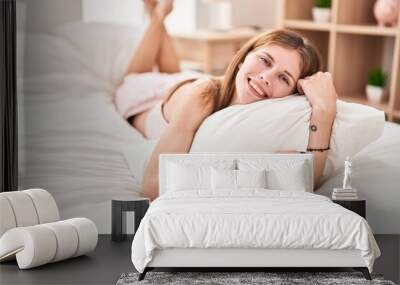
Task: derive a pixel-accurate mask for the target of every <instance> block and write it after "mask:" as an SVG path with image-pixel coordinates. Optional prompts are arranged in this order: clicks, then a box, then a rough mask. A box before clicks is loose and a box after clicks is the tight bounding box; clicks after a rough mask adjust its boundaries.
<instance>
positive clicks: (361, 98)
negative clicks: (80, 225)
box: [339, 94, 389, 113]
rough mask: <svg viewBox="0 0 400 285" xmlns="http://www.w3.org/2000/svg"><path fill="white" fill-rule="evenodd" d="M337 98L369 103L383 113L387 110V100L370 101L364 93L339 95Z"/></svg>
mask: <svg viewBox="0 0 400 285" xmlns="http://www.w3.org/2000/svg"><path fill="white" fill-rule="evenodd" d="M339 99H341V100H343V101H346V102H351V103H358V104H364V105H369V106H371V107H375V108H377V109H379V110H382V111H384V112H385V113H388V112H389V102H388V101H383V102H381V103H372V102H370V101H368V99H367V98H366V95H365V94H352V95H339Z"/></svg>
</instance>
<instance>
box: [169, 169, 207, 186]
mask: <svg viewBox="0 0 400 285" xmlns="http://www.w3.org/2000/svg"><path fill="white" fill-rule="evenodd" d="M210 171H211V167H207V166H203V167H196V166H187V165H182V164H177V163H169V165H168V168H167V191H168V192H170V191H187V190H209V189H210V188H211V186H210V180H211V179H210Z"/></svg>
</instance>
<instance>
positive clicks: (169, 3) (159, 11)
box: [153, 0, 174, 21]
mask: <svg viewBox="0 0 400 285" xmlns="http://www.w3.org/2000/svg"><path fill="white" fill-rule="evenodd" d="M173 8H174V0H159V1H157V4H156V6H155V7H154V10H153V16H156V17H158V18H160V19H161V20H163V21H164V20H165V18H166V17H167V16H168V15H169V14H170V13H171V11H172V10H173Z"/></svg>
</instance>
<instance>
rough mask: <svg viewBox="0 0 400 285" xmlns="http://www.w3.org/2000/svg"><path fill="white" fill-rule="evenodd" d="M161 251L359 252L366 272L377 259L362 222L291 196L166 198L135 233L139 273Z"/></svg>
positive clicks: (307, 196) (323, 202) (253, 193)
mask: <svg viewBox="0 0 400 285" xmlns="http://www.w3.org/2000/svg"><path fill="white" fill-rule="evenodd" d="M233 193H235V194H233ZM165 248H274V249H278V248H293V249H296V248H297V249H299V248H302V249H312V248H313V249H358V250H360V251H361V256H362V258H363V259H364V260H365V264H366V266H367V267H368V269H369V270H370V272H372V267H373V263H374V260H375V259H376V258H377V257H379V256H380V250H379V248H378V246H377V244H376V241H375V239H374V237H373V234H372V231H371V229H370V227H369V225H368V223H367V222H366V221H365V219H363V218H362V217H360V216H359V215H357V214H355V213H353V212H351V211H349V210H347V209H344V208H342V207H341V206H339V205H337V204H335V203H333V202H332V201H330V200H329V199H328V198H326V197H323V196H320V195H316V194H311V193H306V192H294V191H293V192H292V191H266V190H243V191H240V192H238V191H236V192H231V194H229V195H226V194H221V195H220V196H215V195H214V196H211V195H210V196H207V195H202V196H199V195H198V194H197V192H195V191H193V192H192V191H185V192H183V193H182V192H179V193H178V192H170V193H166V194H165V195H162V196H161V197H159V198H158V199H156V200H155V201H154V202H153V203H152V204H151V206H150V208H149V210H148V211H147V213H146V215H145V217H144V218H143V220H142V222H141V224H140V226H139V228H138V230H137V233H136V235H135V237H134V240H133V243H132V262H133V264H134V266H135V267H136V269H137V270H138V271H139V272H143V270H144V268H145V267H146V265H147V264H148V263H149V262H150V261H151V260H152V258H153V252H154V250H155V249H165Z"/></svg>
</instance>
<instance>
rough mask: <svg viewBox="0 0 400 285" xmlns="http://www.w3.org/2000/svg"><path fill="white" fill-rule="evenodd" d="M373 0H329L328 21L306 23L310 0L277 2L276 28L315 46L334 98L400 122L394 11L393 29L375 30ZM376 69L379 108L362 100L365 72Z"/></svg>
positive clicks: (399, 29) (398, 34) (398, 31)
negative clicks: (381, 97)
mask: <svg viewBox="0 0 400 285" xmlns="http://www.w3.org/2000/svg"><path fill="white" fill-rule="evenodd" d="M374 4H375V0H332V7H331V20H330V22H328V23H317V22H314V21H313V20H312V8H313V5H314V1H313V0H282V1H281V2H280V5H281V6H280V8H281V11H280V21H279V22H280V24H281V27H282V28H289V29H292V30H295V31H297V32H300V33H301V34H303V35H304V37H306V38H308V39H309V40H310V41H311V42H313V43H314V45H315V46H316V47H317V48H318V50H319V51H320V53H321V56H322V60H323V65H324V68H323V69H324V70H327V71H329V72H331V73H332V76H333V78H334V81H335V87H336V90H337V92H338V94H339V98H340V99H343V100H345V101H349V102H354V103H359V104H365V105H370V106H372V107H375V108H377V109H380V110H383V111H384V112H385V113H386V114H387V118H388V119H389V120H390V121H397V122H399V121H400V11H399V17H398V18H399V23H398V25H397V26H395V27H381V26H378V24H377V23H376V20H375V18H374V15H373V7H374ZM378 66H379V67H382V68H383V70H384V71H385V72H386V73H387V74H388V75H389V82H388V84H387V86H386V89H387V90H388V95H387V98H386V100H385V101H383V102H382V103H379V104H374V103H371V102H370V101H368V100H367V98H366V94H365V86H366V85H367V83H368V74H369V72H370V70H371V69H373V68H375V67H378Z"/></svg>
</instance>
